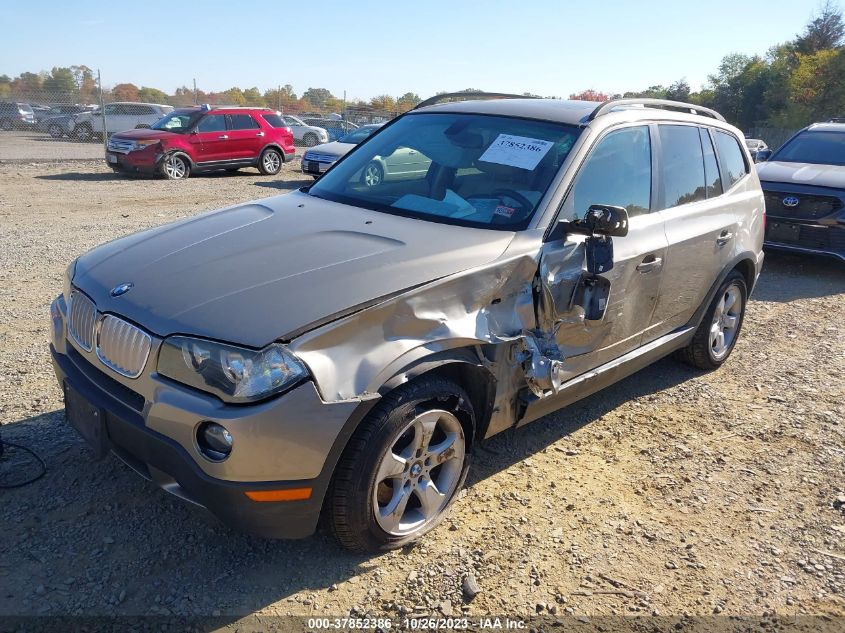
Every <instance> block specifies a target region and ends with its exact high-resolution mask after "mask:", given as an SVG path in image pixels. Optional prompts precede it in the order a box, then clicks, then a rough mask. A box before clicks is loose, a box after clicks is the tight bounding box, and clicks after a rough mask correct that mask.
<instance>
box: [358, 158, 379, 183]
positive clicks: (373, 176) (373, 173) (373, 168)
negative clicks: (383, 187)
mask: <svg viewBox="0 0 845 633" xmlns="http://www.w3.org/2000/svg"><path fill="white" fill-rule="evenodd" d="M382 180H384V169H382V167H381V165H379V164H378V163H377V162H376V161H373V162H371V163H370V164H369V165H367V166H366V167H364V172H363V173H362V174H361V181H362V182H363V183H364V184H365V185H367V186H368V187H375V186H377V185H380V184H381V181H382Z"/></svg>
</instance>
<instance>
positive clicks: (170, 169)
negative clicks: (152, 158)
mask: <svg viewBox="0 0 845 633" xmlns="http://www.w3.org/2000/svg"><path fill="white" fill-rule="evenodd" d="M164 172H165V174H167V177H168V178H170V179H171V180H179V179H181V178H184V177H185V174H186V172H187V168H186V166H185V161H184V160H182V159H181V158H179V157H178V156H170V157H168V158H166V159H165V160H164Z"/></svg>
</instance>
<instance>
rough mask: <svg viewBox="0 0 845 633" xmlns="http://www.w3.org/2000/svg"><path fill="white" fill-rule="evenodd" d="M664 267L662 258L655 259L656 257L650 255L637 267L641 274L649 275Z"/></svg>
mask: <svg viewBox="0 0 845 633" xmlns="http://www.w3.org/2000/svg"><path fill="white" fill-rule="evenodd" d="M662 265H663V258H662V257H655V256H654V255H649V256H648V257H646V258H645V259H644V260H643V261H642V262H640V264H639V265H638V266H637V270H638V271H640V272H641V273H649V272H651V271H652V270H657V269H658V268H660V267H661V266H662Z"/></svg>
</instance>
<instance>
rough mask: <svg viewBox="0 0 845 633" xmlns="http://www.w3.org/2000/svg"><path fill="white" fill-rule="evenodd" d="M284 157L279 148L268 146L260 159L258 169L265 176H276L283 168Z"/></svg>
mask: <svg viewBox="0 0 845 633" xmlns="http://www.w3.org/2000/svg"><path fill="white" fill-rule="evenodd" d="M283 162H284V159H283V158H282V155H281V154H280V153H279V151H278V150H276V149H273V148H272V147H268V148H267V149H265V150H264V151H263V152H261V157H260V158H259V159H258V171H260V172H261V173H262V174H264V175H265V176H275V175H276V174H278V173H279V172H280V171H281V170H282V163H283Z"/></svg>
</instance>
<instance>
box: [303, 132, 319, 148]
mask: <svg viewBox="0 0 845 633" xmlns="http://www.w3.org/2000/svg"><path fill="white" fill-rule="evenodd" d="M302 140H303V141H304V142H305V146H306V147H314V146H315V145H316V144H317V142H318V141H319V140H320V139H318V138H317V135H316V134H312V133H311V132H309V133H308V134H306V135H305V136H303V137H302Z"/></svg>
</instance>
